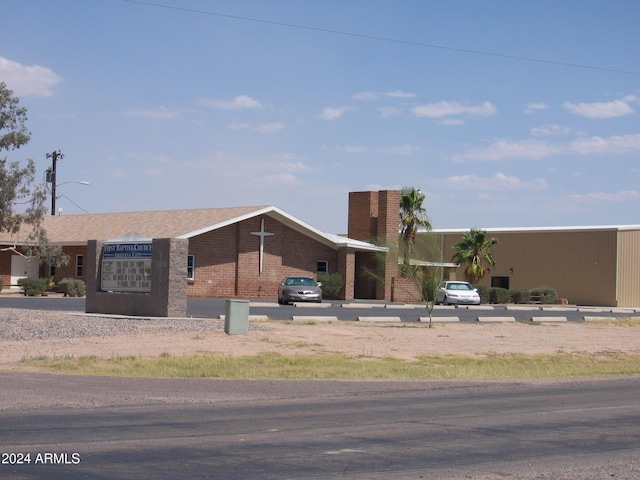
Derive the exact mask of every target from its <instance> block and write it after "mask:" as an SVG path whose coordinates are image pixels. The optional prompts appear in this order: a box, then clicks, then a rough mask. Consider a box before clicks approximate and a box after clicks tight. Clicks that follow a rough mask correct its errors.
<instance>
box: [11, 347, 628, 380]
mask: <svg viewBox="0 0 640 480" xmlns="http://www.w3.org/2000/svg"><path fill="white" fill-rule="evenodd" d="M22 363H23V364H25V365H28V366H29V367H32V368H37V369H38V370H42V371H48V372H56V373H65V374H78V375H108V376H128V377H183V378H227V379H332V380H338V379H340V380H444V379H456V380H460V379H487V380H488V379H493V380H496V379H517V378H531V379H532V378H561V377H584V376H601V375H634V374H640V355H623V354H620V353H617V352H602V353H600V354H597V355H593V354H567V353H558V354H557V355H507V356H505V355H493V356H487V357H483V358H478V357H464V356H442V357H420V358H419V359H418V360H417V361H413V362H411V361H405V360H400V359H396V358H370V357H367V356H366V355H363V356H362V357H357V358H354V357H347V356H344V355H290V356H284V355H281V354H277V353H263V354H260V355H255V356H243V357H231V356H225V355H221V354H206V353H205V354H200V355H188V356H179V357H176V356H173V355H170V354H168V353H167V354H162V355H160V356H159V357H155V358H141V357H136V356H124V357H114V358H99V357H97V356H82V357H77V358H76V357H64V358H34V359H25V360H23V361H22Z"/></svg>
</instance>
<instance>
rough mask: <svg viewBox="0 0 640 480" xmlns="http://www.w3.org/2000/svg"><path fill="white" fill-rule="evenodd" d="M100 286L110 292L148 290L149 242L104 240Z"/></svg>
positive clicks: (149, 273)
mask: <svg viewBox="0 0 640 480" xmlns="http://www.w3.org/2000/svg"><path fill="white" fill-rule="evenodd" d="M100 287H101V289H102V290H103V291H112V292H150V291H151V242H150V241H142V242H136V241H124V242H113V243H112V242H109V243H106V242H105V244H104V246H103V249H102V275H101V284H100Z"/></svg>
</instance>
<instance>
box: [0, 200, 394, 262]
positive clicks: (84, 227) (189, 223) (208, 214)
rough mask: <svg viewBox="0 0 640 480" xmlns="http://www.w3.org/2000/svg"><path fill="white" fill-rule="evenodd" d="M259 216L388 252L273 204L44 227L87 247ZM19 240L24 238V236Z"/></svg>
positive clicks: (115, 216) (335, 241) (59, 220)
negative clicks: (93, 242) (89, 243)
mask: <svg viewBox="0 0 640 480" xmlns="http://www.w3.org/2000/svg"><path fill="white" fill-rule="evenodd" d="M259 215H266V216H269V217H271V218H273V219H275V220H277V221H279V222H281V223H283V224H285V225H286V226H288V227H290V228H292V229H293V230H296V231H298V232H300V233H302V234H304V235H307V236H309V237H311V238H313V239H314V240H316V241H318V242H320V243H323V244H325V245H327V246H330V247H332V248H338V247H351V248H354V249H356V250H370V251H378V250H382V251H384V250H385V249H383V248H381V247H377V246H375V245H373V244H370V243H367V242H362V241H359V240H353V239H350V238H346V237H342V236H338V235H333V234H329V233H324V232H321V231H320V230H318V229H316V228H314V227H312V226H310V225H308V224H306V223H304V222H302V221H301V220H299V219H297V218H296V217H294V216H293V215H289V214H288V213H286V212H284V211H283V210H280V209H279V208H277V207H274V206H272V205H271V206H253V207H232V208H203V209H188V210H155V211H143V212H124V213H96V214H82V215H59V216H48V217H45V218H44V228H45V230H46V231H47V237H48V239H49V242H50V243H51V244H54V245H86V243H87V241H88V240H92V239H97V240H111V239H116V238H120V237H122V236H123V235H126V234H128V233H130V232H136V233H137V234H139V235H143V236H145V237H148V238H185V239H189V238H192V237H196V236H198V235H202V234H204V233H207V232H210V231H213V230H217V229H219V228H222V227H226V226H228V225H232V224H234V223H238V222H241V221H243V220H247V219H249V218H253V217H257V216H259ZM18 238H21V239H24V236H21V237H18ZM13 242H14V239H12V238H11V237H9V236H8V234H6V233H3V234H2V235H1V236H0V243H4V244H12V243H13Z"/></svg>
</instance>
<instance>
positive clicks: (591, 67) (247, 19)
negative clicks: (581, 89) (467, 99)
mask: <svg viewBox="0 0 640 480" xmlns="http://www.w3.org/2000/svg"><path fill="white" fill-rule="evenodd" d="M123 1H124V2H128V3H136V4H139V5H145V6H148V7H156V8H166V9H168V10H177V11H182V12H188V13H196V14H199V15H209V16H212V17H221V18H231V19H233V20H242V21H245V22H256V23H264V24H268V25H277V26H280V27H287V28H297V29H300V30H310V31H314V32H322V33H330V34H334V35H344V36H348V37H356V38H364V39H368V40H377V41H381V42H389V43H398V44H402V45H412V46H415V47H424V48H433V49H438V50H448V51H451V52H459V53H469V54H472V55H485V56H489V57H498V58H506V59H510V60H519V61H522V62H535V63H546V64H550V65H559V66H562V67H572V68H583V69H588V70H599V71H603V72H612V73H622V74H625V75H640V72H636V71H633V70H621V69H617V68H608V67H598V66H595V65H584V64H580V63H571V62H560V61H555V60H545V59H541V58H533V57H522V56H519V55H508V54H504V53H495V52H485V51H482V50H473V49H468V48H458V47H448V46H445V45H436V44H432V43H424V42H415V41H411V40H401V39H397V38H390V37H380V36H377V35H367V34H364V33H355V32H345V31H343V30H333V29H329V28H322V27H312V26H309V25H300V24H295V23H286V22H277V21H274V20H264V19H260V18H252V17H244V16H240V15H230V14H226V13H218V12H209V11H206V10H196V9H192V8H184V7H175V6H171V5H163V4H160V3H154V2H145V1H142V0H123Z"/></svg>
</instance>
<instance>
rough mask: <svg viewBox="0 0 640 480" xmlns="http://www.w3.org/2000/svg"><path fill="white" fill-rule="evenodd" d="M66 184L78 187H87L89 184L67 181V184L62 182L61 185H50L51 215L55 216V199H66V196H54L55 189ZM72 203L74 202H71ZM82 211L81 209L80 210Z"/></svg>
mask: <svg viewBox="0 0 640 480" xmlns="http://www.w3.org/2000/svg"><path fill="white" fill-rule="evenodd" d="M67 183H77V184H78V185H89V182H87V181H84V180H82V181H69V182H62V183H57V184H56V183H53V182H52V183H51V215H55V214H56V199H58V198H60V197H65V198H68V197H67V196H66V195H59V196H56V188H58V187H59V186H61V185H66V184H67ZM71 203H74V202H71ZM81 210H82V209H81Z"/></svg>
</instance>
